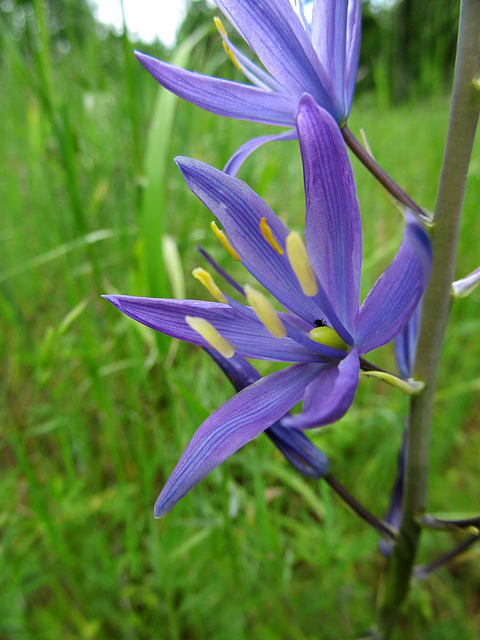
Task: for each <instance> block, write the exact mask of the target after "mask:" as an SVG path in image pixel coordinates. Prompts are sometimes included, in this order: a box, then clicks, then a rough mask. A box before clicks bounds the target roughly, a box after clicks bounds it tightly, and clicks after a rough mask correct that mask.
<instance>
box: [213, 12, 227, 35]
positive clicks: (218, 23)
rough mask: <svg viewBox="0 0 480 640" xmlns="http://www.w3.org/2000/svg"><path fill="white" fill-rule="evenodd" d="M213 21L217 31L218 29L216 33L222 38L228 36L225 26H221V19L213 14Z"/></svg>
mask: <svg viewBox="0 0 480 640" xmlns="http://www.w3.org/2000/svg"><path fill="white" fill-rule="evenodd" d="M213 21H214V23H215V26H216V27H217V31H218V33H219V34H220V35H221V36H222V39H223V38H228V34H227V31H226V29H225V27H224V26H223V23H222V21H221V20H220V18H218V17H217V16H215V17H214V18H213Z"/></svg>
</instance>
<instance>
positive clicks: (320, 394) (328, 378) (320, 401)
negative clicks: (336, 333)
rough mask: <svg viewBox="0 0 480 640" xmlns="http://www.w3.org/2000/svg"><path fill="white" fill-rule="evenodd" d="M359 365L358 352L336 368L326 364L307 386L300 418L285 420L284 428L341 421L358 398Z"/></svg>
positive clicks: (319, 425)
mask: <svg viewBox="0 0 480 640" xmlns="http://www.w3.org/2000/svg"><path fill="white" fill-rule="evenodd" d="M359 372H360V362H359V358H358V351H357V349H353V350H352V351H351V353H349V354H348V356H347V357H346V358H345V359H344V360H341V361H340V362H339V363H338V364H335V365H330V366H328V365H323V370H322V371H321V372H320V373H319V374H318V376H317V377H316V378H315V380H314V381H313V382H312V383H311V384H310V385H309V386H308V387H307V390H306V392H305V398H304V402H303V411H302V413H301V414H300V415H296V416H292V417H286V418H284V419H283V420H282V424H283V425H284V426H285V427H289V428H292V427H293V428H295V429H311V428H314V427H321V426H323V425H325V424H330V423H332V422H335V421H336V420H340V418H341V417H342V416H344V415H345V413H346V412H347V410H348V409H349V407H350V405H351V404H352V402H353V398H354V397H355V392H356V390H357V386H358V378H359Z"/></svg>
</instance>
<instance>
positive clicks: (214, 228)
mask: <svg viewBox="0 0 480 640" xmlns="http://www.w3.org/2000/svg"><path fill="white" fill-rule="evenodd" d="M210 229H211V230H212V231H213V233H214V234H215V236H216V238H217V240H219V241H220V242H221V244H222V245H223V247H224V248H225V249H226V250H227V251H228V253H229V254H230V255H231V256H232V258H233V259H234V260H236V261H237V262H240V261H241V259H240V256H239V255H238V253H237V252H236V251H235V249H234V248H233V247H232V245H231V244H230V242H229V241H228V240H227V238H226V236H225V234H224V233H223V231H220V229H219V228H218V227H217V225H216V224H215V221H214V220H212V222H211V223H210Z"/></svg>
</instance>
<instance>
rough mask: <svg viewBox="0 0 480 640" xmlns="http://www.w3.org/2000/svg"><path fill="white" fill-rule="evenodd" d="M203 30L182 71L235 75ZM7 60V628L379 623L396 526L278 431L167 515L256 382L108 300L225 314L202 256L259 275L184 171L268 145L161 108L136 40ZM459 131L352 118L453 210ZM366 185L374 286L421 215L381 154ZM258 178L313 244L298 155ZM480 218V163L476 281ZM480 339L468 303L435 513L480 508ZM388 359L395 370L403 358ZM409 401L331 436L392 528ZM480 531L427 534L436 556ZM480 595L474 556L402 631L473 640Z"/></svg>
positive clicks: (272, 150)
mask: <svg viewBox="0 0 480 640" xmlns="http://www.w3.org/2000/svg"><path fill="white" fill-rule="evenodd" d="M36 6H37V7H41V3H38V4H37V5H36ZM199 35H200V34H197V35H193V36H192V40H191V41H190V42H188V43H186V44H185V45H184V46H183V48H182V49H181V50H180V51H177V52H176V53H175V54H174V55H176V56H177V59H179V60H181V61H182V62H184V63H185V64H187V65H188V64H190V65H191V66H195V67H196V68H198V69H200V68H205V67H201V63H202V61H203V62H205V64H206V66H207V67H208V65H210V68H209V69H207V70H210V71H211V70H212V69H214V68H215V67H216V66H217V65H218V58H213V59H211V60H210V61H208V59H207V58H206V53H205V49H204V48H202V46H200V47H198V46H197V47H196V48H194V49H193V50H192V47H193V46H194V44H195V40H196V38H197V36H198V37H199ZM2 45H4V51H6V52H7V55H6V56H4V57H3V58H2V59H1V60H0V64H1V73H2V93H1V98H0V114H1V121H2V127H1V128H0V149H1V150H2V152H1V153H2V180H1V181H0V201H1V203H2V211H3V214H2V219H3V224H2V228H1V229H0V243H1V254H0V255H1V258H0V314H1V318H2V332H1V334H0V345H1V355H2V378H1V386H2V398H3V399H4V402H3V403H2V406H1V407H0V409H1V412H2V414H1V418H2V436H1V449H0V456H1V462H2V469H3V473H2V477H1V480H0V527H1V532H2V533H1V546H0V593H1V594H2V596H1V598H0V637H2V638H8V639H12V640H43V639H45V640H49V639H52V640H54V639H55V640H56V639H57V638H60V637H62V638H67V639H68V638H71V639H74V638H75V639H77V638H78V639H82V640H94V639H104V638H119V639H120V638H122V639H123V638H124V639H126V640H127V639H128V640H130V639H132V640H137V639H138V640H142V639H145V640H146V639H151V638H161V639H168V640H180V639H187V638H188V639H195V640H203V639H207V638H208V639H209V640H226V639H227V638H228V639H233V640H244V639H245V640H246V639H247V638H248V639H252V638H254V639H257V638H258V639H261V640H264V639H265V640H269V639H272V640H278V639H279V638H282V639H285V640H307V639H309V640H317V639H322V640H323V639H326V640H330V639H340V638H342V639H344V638H353V637H354V636H355V635H358V634H360V633H361V632H362V631H365V630H366V629H367V628H368V627H369V625H370V624H371V622H372V620H373V617H374V609H375V604H376V599H377V598H378V597H379V594H380V593H381V590H382V570H383V568H384V560H383V559H382V557H381V556H380V554H379V552H378V548H377V538H376V535H375V533H374V532H372V531H370V530H369V529H367V528H366V526H365V525H364V524H363V523H362V522H360V521H358V520H357V519H356V518H355V516H354V515H352V514H351V513H350V512H348V511H347V510H346V509H345V508H344V507H343V505H341V504H339V503H338V501H337V499H336V498H335V497H334V496H333V495H332V494H331V492H330V491H329V489H328V487H327V486H326V485H325V484H324V483H322V482H319V481H308V480H305V479H304V478H302V477H300V476H298V474H296V472H294V471H293V470H292V469H291V468H290V467H289V466H288V465H287V463H286V462H285V461H284V460H283V459H282V457H281V456H280V455H279V454H278V452H276V451H275V450H274V448H273V447H272V445H271V444H270V442H269V441H268V440H267V438H265V437H259V438H258V439H257V440H256V441H255V442H254V443H252V444H250V445H249V446H247V447H246V448H245V449H243V450H242V451H241V452H239V453H238V454H236V455H235V456H234V457H233V458H231V459H230V460H229V461H228V462H227V463H225V464H224V465H222V467H221V468H219V469H218V470H217V471H215V472H214V473H212V474H211V475H210V476H209V477H208V478H207V479H206V480H205V481H203V482H202V483H201V484H200V485H199V486H198V487H197V488H195V489H194V490H193V491H192V492H191V493H190V494H189V495H188V496H187V497H185V498H184V499H183V500H182V501H181V502H180V503H179V504H178V505H177V506H176V507H175V509H174V510H173V511H172V512H171V513H170V514H168V515H167V516H166V517H165V518H164V519H162V520H161V521H154V519H153V515H152V507H153V503H154V500H155V497H156V495H157V493H158V492H159V490H160V489H161V487H162V484H163V482H164V481H165V479H166V477H167V476H168V474H169V472H170V471H171V470H172V468H173V466H174V464H175V462H176V461H177V459H178V457H179V455H180V452H181V451H182V450H183V448H184V447H185V445H186V444H187V442H188V440H189V438H190V436H191V434H192V433H193V431H194V430H195V428H196V427H197V426H198V425H199V423H200V422H201V421H202V420H203V419H204V418H205V417H206V416H207V415H208V414H209V412H211V411H212V410H213V409H215V408H216V407H218V406H219V405H220V404H221V403H222V402H223V401H224V400H226V399H227V398H228V397H230V396H231V394H232V390H231V388H230V387H229V384H228V383H227V381H226V380H225V379H224V378H223V377H222V374H221V373H220V372H219V371H218V369H216V367H215V365H214V364H213V363H212V362H211V361H210V360H209V359H208V356H207V355H206V354H205V353H204V352H202V351H201V350H200V349H197V348H194V347H191V346H188V345H184V344H180V345H177V346H175V347H172V343H173V341H171V340H170V339H164V338H162V337H159V336H157V335H155V334H154V333H153V332H151V331H149V330H147V329H146V328H144V327H141V326H139V325H136V324H135V323H134V322H133V321H130V320H128V319H127V318H125V317H123V316H121V314H119V313H118V311H116V310H115V309H113V308H112V307H111V306H109V305H108V303H106V302H105V301H104V300H102V299H101V298H100V294H102V293H115V292H120V293H128V294H134V295H135V294H136V295H154V294H155V295H163V296H165V297H168V296H170V295H172V292H173V293H176V292H178V291H181V290H182V288H183V287H185V288H186V293H187V296H189V297H201V298H203V297H205V292H204V291H203V290H202V289H201V288H200V286H199V284H198V283H196V282H195V281H194V280H193V278H191V277H190V276H189V274H190V272H191V270H192V268H194V267H195V266H197V265H202V260H201V257H200V256H199V255H198V253H197V251H196V246H197V244H198V243H202V244H203V245H204V246H205V248H207V249H208V250H209V251H210V252H211V253H212V254H213V255H214V256H215V258H216V259H218V261H219V262H220V263H221V264H222V266H224V267H227V268H228V269H229V270H231V271H232V273H233V274H234V275H236V277H238V279H240V281H242V282H243V281H244V280H245V279H246V275H245V274H244V273H242V271H241V267H239V266H238V265H236V264H232V263H231V261H230V259H229V258H228V256H227V255H226V254H224V253H223V250H222V249H221V248H220V247H219V246H218V245H217V244H216V241H215V239H214V238H213V236H212V235H211V233H210V231H209V222H210V220H211V215H210V214H209V213H208V212H207V211H206V210H205V209H204V207H203V205H201V203H200V202H199V201H197V200H196V198H195V197H194V196H192V194H191V193H190V192H189V191H188V189H187V188H186V186H185V184H184V183H183V181H182V178H181V176H180V173H179V171H178V169H177V168H176V167H175V164H174V163H173V157H174V156H175V155H186V156H192V157H195V158H198V159H201V160H203V161H205V162H208V163H210V164H212V165H214V166H216V167H222V166H223V165H224V163H225V162H226V160H227V159H228V157H229V155H230V154H231V153H232V152H233V150H234V149H236V148H237V147H238V146H239V145H240V144H241V143H242V142H244V141H245V140H247V139H248V138H249V137H251V136H252V135H253V134H255V133H257V132H258V133H260V132H264V130H265V129H264V128H262V127H260V126H254V125H251V124H247V123H239V122H232V121H229V120H222V119H220V118H217V117H215V116H213V115H211V114H207V113H204V112H202V111H200V110H198V109H196V108H195V107H192V106H191V105H188V104H185V103H181V102H179V101H177V100H176V99H173V98H172V97H171V96H169V95H168V94H165V93H162V92H161V91H160V90H159V89H158V88H157V86H156V85H155V82H154V81H153V80H152V79H151V78H150V76H148V74H147V73H146V72H144V70H143V69H142V68H141V67H140V65H138V64H136V62H135V60H133V56H132V54H131V53H130V51H129V49H130V47H129V45H128V42H126V41H125V40H124V41H123V44H121V45H120V46H119V43H118V42H115V43H113V44H112V42H111V41H108V43H107V42H106V41H104V42H103V43H102V42H100V41H99V40H97V39H96V38H95V36H94V35H93V34H92V36H91V38H90V39H89V40H88V41H87V42H86V43H84V45H83V48H81V49H80V48H76V47H74V48H72V50H71V51H70V53H69V54H68V55H60V54H58V52H57V53H55V50H54V49H53V47H52V45H51V43H49V42H48V38H46V37H45V38H44V41H43V45H42V46H43V48H42V47H40V48H39V49H38V50H37V54H36V55H33V56H31V55H28V54H27V52H26V51H25V50H24V49H23V48H22V46H21V45H20V43H19V42H18V41H15V40H14V39H12V38H11V37H9V35H8V34H6V33H3V35H2ZM103 46H104V47H107V46H108V47H109V50H108V52H105V51H104V52H103V53H102V47H103ZM192 51H193V53H192ZM99 52H100V53H99ZM112 56H114V64H113V63H112ZM192 56H194V60H195V62H194V63H192V62H191V61H192ZM132 62H133V63H134V64H132ZM447 116H448V99H447V98H446V97H440V96H439V97H438V98H435V99H431V100H430V101H428V102H423V103H415V104H408V105H405V106H402V107H398V108H395V109H390V110H388V111H387V110H385V109H383V108H381V109H379V108H378V105H377V101H376V98H375V96H374V95H371V96H364V97H363V98H362V99H359V100H357V102H356V103H355V104H354V110H353V113H352V116H351V119H350V123H349V125H350V128H351V130H352V131H354V132H355V133H356V132H357V131H358V129H359V128H360V127H363V128H364V129H365V131H366V134H367V137H368V140H369V142H370V145H371V147H372V149H373V151H374V152H375V154H376V156H377V159H378V160H379V161H380V163H381V164H382V165H384V166H385V168H386V169H387V170H388V171H389V172H390V173H391V175H392V176H394V177H395V178H396V179H397V180H398V182H399V183H400V184H401V185H402V187H403V188H405V190H406V191H407V192H409V193H411V195H412V196H413V197H414V198H415V199H416V200H417V201H418V202H420V203H422V204H424V205H425V206H426V207H428V208H430V209H433V207H434V203H435V195H436V188H437V182H438V175H439V170H440V164H441V158H442V150H443V144H444V139H445V132H446V124H447ZM152 123H153V126H152ZM354 170H355V175H356V178H357V185H358V194H359V199H360V204H361V209H362V219H363V227H364V271H363V283H362V290H363V292H364V293H365V292H366V291H368V288H369V287H370V286H371V285H372V284H373V282H374V281H375V279H376V277H377V276H378V275H379V274H380V273H381V271H382V270H383V268H384V267H385V266H386V265H387V264H388V261H389V260H390V259H391V257H392V256H393V255H394V252H395V250H396V248H397V247H398V244H399V241H400V234H401V228H402V221H401V219H400V216H399V214H398V213H397V212H396V210H395V209H394V208H393V207H392V205H391V203H390V202H389V200H388V199H387V198H386V196H385V194H384V193H383V192H382V191H381V190H380V188H379V187H378V185H377V184H376V183H375V182H374V180H373V179H372V178H371V177H370V176H369V175H368V174H367V173H366V172H365V170H364V169H363V168H362V167H361V166H359V165H358V163H356V161H354ZM239 177H241V178H242V179H245V180H246V181H247V182H248V183H249V184H250V185H251V186H252V187H253V188H254V189H255V190H257V191H258V192H259V193H260V194H261V195H262V197H263V198H264V199H265V200H266V201H267V202H268V203H269V204H270V205H271V207H272V208H273V209H274V210H275V211H276V212H277V213H278V214H279V215H280V216H281V217H282V218H283V220H284V221H285V222H286V223H287V224H288V225H289V226H290V227H291V228H297V229H301V226H302V220H303V216H304V202H303V194H302V189H303V185H302V175H301V166H300V155H299V151H298V145H297V144H296V143H293V142H292V143H282V144H277V145H270V146H269V147H268V148H265V149H262V150H261V151H259V152H258V153H257V154H256V155H255V156H254V157H252V158H251V159H249V160H248V161H247V163H246V164H245V166H244V167H243V168H242V170H241V173H240V175H239ZM479 201H480V153H479V149H478V147H477V148H476V149H475V150H474V157H473V162H472V166H471V171H470V175H469V181H468V188H467V194H466V201H465V215H464V219H463V224H462V235H461V240H460V247H459V259H458V270H457V273H458V276H459V277H461V276H463V275H466V273H468V272H469V271H471V270H473V269H474V268H475V267H476V266H477V264H478V237H479V232H480V218H479V215H478V203H479ZM165 235H168V236H170V240H169V241H168V244H167V247H168V250H167V251H165V247H166V245H165V240H164V236H165ZM171 239H173V240H174V243H172V240H171ZM177 252H178V254H177ZM164 257H165V259H164ZM178 257H179V259H180V266H179V265H178ZM172 274H173V279H174V282H173V283H172ZM182 274H183V275H184V276H185V283H183V281H182ZM479 331H480V298H479V294H478V293H476V294H473V295H472V296H471V297H470V298H468V299H466V300H464V301H461V302H458V303H456V304H455V306H454V308H453V312H452V321H451V323H450V326H449V330H448V336H447V342H446V347H445V351H444V356H443V360H442V368H441V374H440V382H439V391H438V397H437V405H436V415H435V426H434V432H433V442H432V475H431V486H430V509H431V511H432V512H451V511H458V512H471V511H474V510H475V509H476V510H477V511H478V504H479V503H480V490H479V484H478V471H479V465H478V451H479V449H480V431H479V429H478V424H479V423H478V414H479V410H480V402H479V393H478V391H479V389H480V374H479V369H478V362H479V360H480V341H479V340H478V334H479ZM372 359H374V360H375V361H376V362H378V363H379V364H381V365H384V366H387V367H389V368H393V367H394V360H393V354H392V349H391V348H390V347H387V348H384V349H383V350H381V351H379V353H378V354H375V355H374V356H372ZM260 367H261V370H262V371H264V372H266V371H268V370H270V369H269V367H270V366H269V365H268V366H267V365H265V364H261V365H260ZM406 407H407V400H406V399H405V398H404V397H402V396H400V395H399V394H398V392H396V391H395V390H393V389H392V388H390V387H386V386H385V385H382V383H380V382H376V381H373V380H370V379H367V380H363V381H362V382H361V384H360V389H359V392H358V394H357V397H356V400H355V403H354V405H353V406H352V408H351V409H350V411H349V412H348V414H347V416H346V417H345V418H344V419H343V420H341V422H340V423H338V424H336V425H335V426H333V427H329V428H325V429H323V430H321V431H318V432H317V433H314V434H312V437H313V438H314V439H315V442H316V443H317V444H318V445H319V446H320V447H321V448H322V449H323V450H324V451H325V452H326V453H327V454H328V456H329V457H330V460H331V467H332V470H334V471H335V473H336V475H337V476H338V478H339V479H340V480H341V481H342V482H343V483H344V484H345V485H346V486H347V487H350V488H351V489H352V491H354V493H355V495H356V496H357V497H358V498H359V499H360V500H362V501H364V502H365V503H366V504H367V505H368V506H369V507H370V508H371V510H372V511H374V512H375V513H377V514H379V515H381V514H382V513H383V512H384V510H385V509H386V506H387V501H388V492H389V490H390V487H391V485H392V483H393V480H394V476H395V466H396V458H397V454H398V449H399V445H400V441H401V436H402V430H403V421H404V417H405V415H406ZM457 539H459V536H455V535H452V534H447V533H427V534H426V535H425V536H424V538H423V544H422V553H421V560H422V561H428V560H430V559H432V558H433V557H434V556H435V555H436V554H438V553H440V552H442V551H445V550H447V549H448V548H449V547H451V546H452V545H453V544H454V542H455V540H457ZM479 596H480V571H479V565H478V548H475V547H473V548H472V549H471V550H470V551H469V553H468V554H466V557H465V558H462V559H461V560H459V561H457V562H456V563H455V564H454V565H453V566H452V567H451V568H449V569H448V570H447V569H444V570H441V571H439V572H438V574H435V575H434V576H432V577H431V579H429V580H428V582H425V583H423V584H421V585H415V586H414V588H413V591H412V597H411V599H410V602H409V604H408V607H407V608H406V610H405V616H404V618H403V622H402V625H401V627H400V628H399V630H398V632H397V636H396V637H398V638H399V639H400V638H405V639H407V640H409V639H416V638H422V639H424V638H425V639H432V640H433V639H435V640H442V639H450V638H452V637H454V636H456V637H459V638H462V640H474V639H475V638H477V637H478V636H479V634H480V613H479Z"/></svg>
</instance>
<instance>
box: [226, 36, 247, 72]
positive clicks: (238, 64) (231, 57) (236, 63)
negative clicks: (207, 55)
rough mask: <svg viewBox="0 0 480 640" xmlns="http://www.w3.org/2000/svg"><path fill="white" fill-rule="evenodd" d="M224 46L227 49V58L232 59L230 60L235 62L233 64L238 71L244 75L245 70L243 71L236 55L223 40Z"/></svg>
mask: <svg viewBox="0 0 480 640" xmlns="http://www.w3.org/2000/svg"><path fill="white" fill-rule="evenodd" d="M222 45H223V48H224V49H225V53H226V54H227V56H228V57H229V58H230V60H231V61H232V62H233V64H234V65H235V66H236V67H237V69H238V70H239V71H241V72H242V73H243V69H242V67H241V65H240V63H239V61H238V60H237V58H236V57H235V54H234V53H233V51H232V50H231V49H230V47H229V46H228V44H227V43H226V42H225V40H222Z"/></svg>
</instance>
